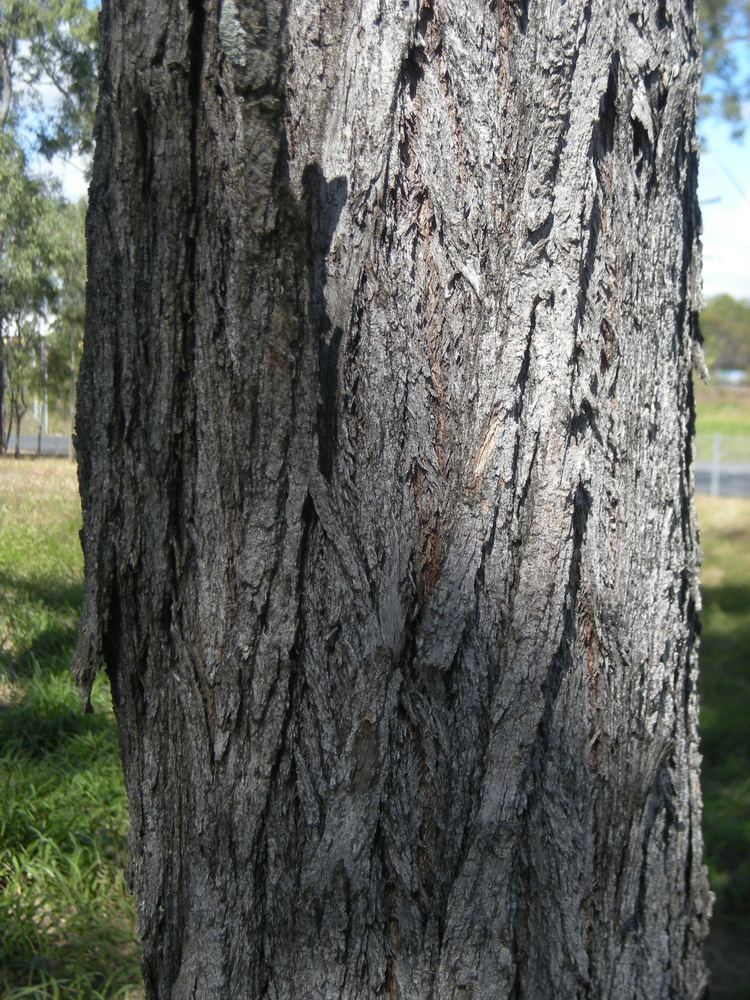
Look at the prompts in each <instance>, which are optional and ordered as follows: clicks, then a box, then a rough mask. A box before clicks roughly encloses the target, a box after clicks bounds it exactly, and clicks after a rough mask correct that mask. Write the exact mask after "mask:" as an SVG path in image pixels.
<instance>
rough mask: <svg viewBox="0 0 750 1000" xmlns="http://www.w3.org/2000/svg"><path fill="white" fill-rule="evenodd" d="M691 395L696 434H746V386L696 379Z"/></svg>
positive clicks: (749, 422)
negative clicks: (693, 399) (694, 411)
mask: <svg viewBox="0 0 750 1000" xmlns="http://www.w3.org/2000/svg"><path fill="white" fill-rule="evenodd" d="M695 395H696V402H697V408H698V421H697V431H698V434H722V435H725V436H729V437H731V436H735V435H739V436H743V437H750V388H745V387H739V388H738V387H729V386H726V387H723V386H718V385H704V384H703V383H701V382H699V383H698V384H697V385H696V389H695Z"/></svg>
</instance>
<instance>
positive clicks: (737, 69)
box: [700, 0, 750, 138]
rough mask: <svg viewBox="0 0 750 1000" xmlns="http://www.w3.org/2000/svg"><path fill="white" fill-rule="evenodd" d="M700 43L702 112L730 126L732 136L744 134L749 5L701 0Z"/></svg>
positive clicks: (749, 84)
mask: <svg viewBox="0 0 750 1000" xmlns="http://www.w3.org/2000/svg"><path fill="white" fill-rule="evenodd" d="M700 24H701V43H702V46H703V66H704V77H703V80H704V85H703V93H702V105H703V113H704V114H705V115H706V116H711V115H716V114H719V115H721V116H722V117H724V118H725V119H726V120H727V121H729V122H731V123H732V124H733V126H734V135H735V137H737V138H738V137H739V136H741V135H742V134H743V132H744V125H743V121H744V119H746V118H747V110H748V109H747V103H748V101H750V75H748V72H747V69H744V68H741V67H743V66H744V65H745V64H746V63H747V59H741V58H739V57H738V53H740V52H743V51H744V52H745V53H746V52H747V51H748V44H749V43H750V2H748V0H701V20H700Z"/></svg>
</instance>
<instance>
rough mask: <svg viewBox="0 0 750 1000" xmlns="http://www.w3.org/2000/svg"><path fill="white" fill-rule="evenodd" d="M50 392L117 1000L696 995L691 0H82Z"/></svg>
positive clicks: (695, 70) (700, 910) (699, 916)
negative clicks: (78, 293)
mask: <svg viewBox="0 0 750 1000" xmlns="http://www.w3.org/2000/svg"><path fill="white" fill-rule="evenodd" d="M101 29H102V36H101V76H100V85H101V95H100V104H99V110H98V116H97V124H96V136H97V145H96V153H95V158H94V169H93V180H92V186H91V190H90V210H89V218H88V235H89V264H90V272H89V286H88V306H87V325H86V335H85V343H84V355H83V360H82V367H81V377H80V383H79V409H78V420H77V431H78V445H79V475H80V482H81V488H82V497H83V506H84V531H83V544H84V551H85V565H86V590H85V605H84V614H83V618H82V624H81V631H80V638H79V646H78V653H77V660H76V670H77V675H78V677H79V680H80V683H81V685H82V689H83V693H84V696H85V695H87V693H88V691H89V690H90V687H91V684H92V682H93V679H94V675H95V673H96V671H97V669H98V667H99V665H100V662H101V660H102V659H103V660H104V663H105V665H106V669H107V673H108V676H109V680H110V683H111V686H112V691H113V696H114V703H115V710H116V714H117V719H118V725H119V731H120V740H121V749H122V758H123V763H124V769H125V778H126V784H127V789H128V795H129V802H130V813H131V832H130V860H129V880H130V883H131V885H132V886H133V888H134V890H135V893H136V896H137V899H138V913H139V926H140V933H141V937H142V941H143V948H144V974H145V983H146V992H147V996H148V997H149V998H162V1000H166V998H171V1000H183V998H188V997H200V998H208V997H211V998H224V997H226V998H230V997H231V998H236V997H252V998H277V1000H278V998H285V1000H286V998H288V1000H297V998H300V997H321V998H323V997H325V998H341V1000H360V998H361V1000H365V998H371V997H378V996H387V997H391V998H396V997H399V998H401V1000H427V998H440V1000H447V998H451V1000H459V998H463V1000H467V998H477V1000H478V998H489V997H493V998H495V997H507V998H515V1000H518V998H521V997H525V998H548V997H551V996H561V997H584V996H587V997H594V998H599V1000H604V998H607V1000H634V998H639V1000H657V998H664V1000H666V998H668V997H680V998H692V997H698V996H699V995H700V994H701V992H702V989H703V986H704V983H705V975H704V967H703V962H702V958H701V942H702V939H703V937H704V935H705V932H706V921H707V917H708V910H709V907H710V901H709V893H708V889H707V883H706V876H705V872H704V869H703V866H702V862H701V854H702V845H701V832H700V810H701V805H700V790H699V784H698V763H699V756H698V749H697V741H698V736H697V705H696V670H697V646H698V608H699V605H700V597H699V591H698V544H697V532H696V524H695V515H694V510H693V499H692V494H693V445H692V441H693V426H694V408H693V389H692V375H691V371H692V368H693V366H694V364H696V363H700V347H699V345H698V343H697V323H696V316H697V309H698V305H699V298H700V290H699V286H700V260H699V242H698V231H699V223H698V210H697V203H696V177H697V152H696V139H695V112H696V101H697V93H698V85H699V53H698V44H697V35H696V30H697V29H696V23H695V11H694V8H693V4H692V3H691V2H690V0H660V2H658V3H650V2H649V3H646V2H643V3H635V4H634V3H632V2H629V3H624V2H621V0H617V2H614V3H603V2H592V0H571V2H568V3H565V4H562V3H558V2H557V0H536V2H534V3H531V4H528V3H525V2H514V0H486V2H479V0H451V2H448V0H419V2H413V3H405V2H402V0H357V2H354V3H348V4H342V3H341V2H339V0H316V2H311V0H286V2H280V0H223V3H222V4H219V3H218V2H216V0H205V2H201V0H175V2H173V3H170V4H169V5H168V16H166V15H165V12H164V7H163V4H162V3H157V2H156V0H133V2H132V3H129V4H127V5H126V4H120V3H113V2H109V0H105V3H104V4H103V8H102V18H101Z"/></svg>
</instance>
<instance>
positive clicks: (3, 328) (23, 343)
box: [0, 133, 61, 453]
mask: <svg viewBox="0 0 750 1000" xmlns="http://www.w3.org/2000/svg"><path fill="white" fill-rule="evenodd" d="M59 211H60V206H59V201H58V199H57V198H56V197H55V195H54V193H53V192H51V191H50V190H49V188H48V186H47V184H46V183H45V182H44V181H43V180H41V179H32V178H31V177H29V175H28V172H27V169H26V157H25V156H24V154H23V152H22V150H21V149H20V148H19V147H18V146H17V145H16V144H15V142H14V141H13V139H12V137H9V136H7V135H2V134H1V133H0V429H1V430H0V453H2V452H4V451H5V450H6V447H7V443H8V439H9V437H10V434H11V431H12V428H13V425H14V423H15V424H16V430H17V431H18V430H20V422H21V419H22V418H23V414H24V413H25V411H26V404H25V403H22V400H23V399H24V398H26V397H27V396H28V395H29V390H30V381H29V375H30V373H31V372H32V371H33V358H35V357H37V355H38V343H37V341H38V338H39V335H40V334H39V319H40V317H41V316H43V315H44V314H46V313H48V312H49V309H50V308H51V306H52V305H53V303H54V301H55V300H56V298H57V295H58V290H59V277H58V273H57V263H58V255H59V247H60V239H61V231H60V228H59V225H58V212H59ZM6 395H7V397H8V399H9V402H10V406H7V405H6Z"/></svg>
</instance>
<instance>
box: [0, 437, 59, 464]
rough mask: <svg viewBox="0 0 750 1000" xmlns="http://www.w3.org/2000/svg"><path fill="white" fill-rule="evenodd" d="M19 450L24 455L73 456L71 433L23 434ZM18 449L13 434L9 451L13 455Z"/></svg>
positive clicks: (9, 443)
mask: <svg viewBox="0 0 750 1000" xmlns="http://www.w3.org/2000/svg"><path fill="white" fill-rule="evenodd" d="M19 444H20V447H19V449H18V450H19V452H20V453H21V454H22V455H47V456H55V455H56V456H60V457H63V456H64V457H66V458H72V457H73V454H74V452H73V442H72V440H71V438H70V435H69V434H42V435H41V436H40V435H39V434H22V435H21V440H20V442H19ZM15 451H16V435H15V434H11V436H10V440H9V441H8V449H7V452H8V454H9V455H13V454H14V453H15Z"/></svg>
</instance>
